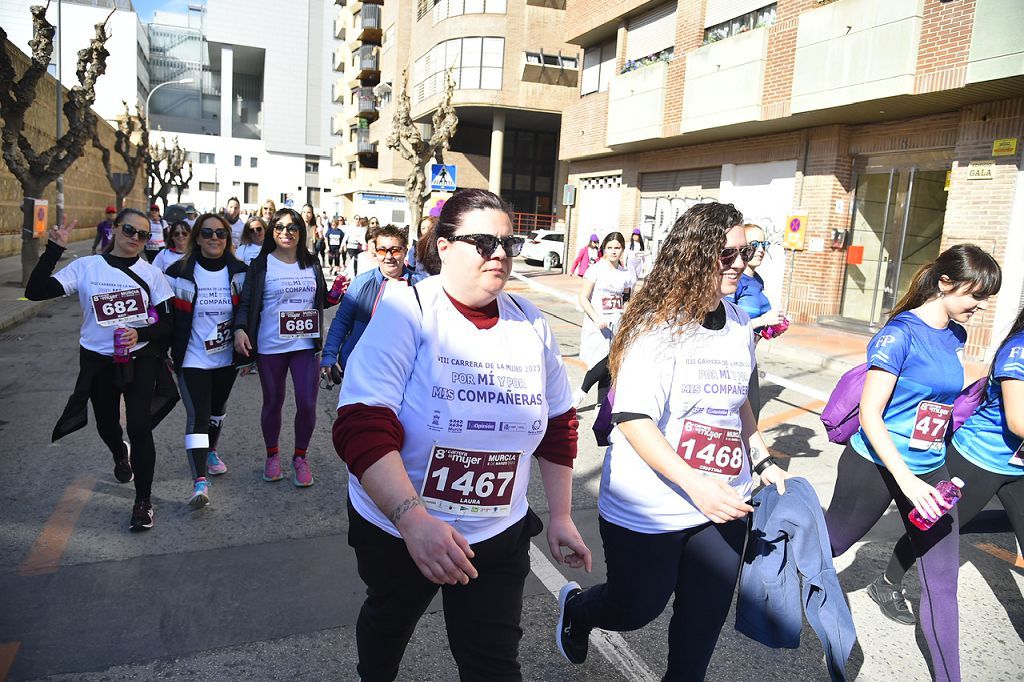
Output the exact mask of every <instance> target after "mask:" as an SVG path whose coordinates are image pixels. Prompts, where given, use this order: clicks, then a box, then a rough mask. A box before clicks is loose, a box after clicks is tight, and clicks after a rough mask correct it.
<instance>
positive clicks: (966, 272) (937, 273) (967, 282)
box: [889, 244, 1003, 320]
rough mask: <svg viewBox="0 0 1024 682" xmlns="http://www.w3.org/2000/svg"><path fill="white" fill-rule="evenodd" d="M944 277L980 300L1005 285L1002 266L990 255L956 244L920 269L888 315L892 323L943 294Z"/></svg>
mask: <svg viewBox="0 0 1024 682" xmlns="http://www.w3.org/2000/svg"><path fill="white" fill-rule="evenodd" d="M943 277H946V278H948V279H949V281H950V282H952V283H953V288H954V289H959V288H961V287H967V288H968V290H969V293H971V294H973V295H974V296H976V297H978V298H988V297H989V296H994V295H996V294H997V293H998V292H999V287H1000V286H1001V285H1002V282H1003V275H1002V271H1001V270H1000V268H999V263H997V262H996V259H995V258H993V257H992V256H991V255H990V254H989V253H988V252H987V251H985V250H984V249H982V248H981V247H980V246H976V245H974V244H957V245H956V246H951V247H950V248H948V249H946V250H945V251H943V252H942V253H940V254H939V257H938V258H936V259H935V260H933V261H932V262H931V263H927V264H925V265H922V266H921V269H920V270H918V271H917V274H915V275H914V279H913V281H911V283H910V289H909V290H908V291H907V293H906V294H905V295H904V296H903V298H902V299H900V302H899V303H897V304H896V307H894V308H893V309H892V311H891V312H890V313H889V319H890V320H891V319H892V318H894V317H896V316H897V315H899V314H900V313H905V312H907V311H908V310H913V309H914V308H917V307H919V306H922V305H924V304H925V303H927V302H928V301H930V300H931V299H933V298H935V297H936V296H938V295H939V294H940V293H942V288H941V287H940V286H939V282H940V281H941V280H942V278H943Z"/></svg>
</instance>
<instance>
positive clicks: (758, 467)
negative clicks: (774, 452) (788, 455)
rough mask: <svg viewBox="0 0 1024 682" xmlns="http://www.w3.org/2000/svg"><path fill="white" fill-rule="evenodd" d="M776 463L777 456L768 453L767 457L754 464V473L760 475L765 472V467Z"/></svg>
mask: <svg viewBox="0 0 1024 682" xmlns="http://www.w3.org/2000/svg"><path fill="white" fill-rule="evenodd" d="M774 464H776V462H775V458H774V457H772V456H771V455H768V456H767V457H765V458H764V459H762V460H761V461H760V462H758V463H757V464H755V465H754V473H755V474H757V475H758V476H760V475H761V472H763V471H764V470H765V469H767V468H768V467H770V466H772V465H774Z"/></svg>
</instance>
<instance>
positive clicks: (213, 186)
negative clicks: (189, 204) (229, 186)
mask: <svg viewBox="0 0 1024 682" xmlns="http://www.w3.org/2000/svg"><path fill="white" fill-rule="evenodd" d="M218 189H220V183H217V182H200V183H199V191H200V192H216V191H217V190H218Z"/></svg>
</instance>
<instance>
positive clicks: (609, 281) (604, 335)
mask: <svg viewBox="0 0 1024 682" xmlns="http://www.w3.org/2000/svg"><path fill="white" fill-rule="evenodd" d="M584 279H587V280H589V281H591V282H593V283H594V291H593V293H591V294H590V305H592V306H594V310H595V311H596V312H597V314H598V315H600V316H601V317H602V319H604V321H605V322H607V323H608V325H609V327H610V329H598V327H597V325H596V324H594V321H593V320H591V319H590V316H589V315H584V316H583V326H582V328H581V329H580V354H579V357H580V360H582V361H583V362H585V363H586V365H587V367H588V368H590V367H593V366H594V365H596V364H597V363H599V362H600V361H601V360H603V359H605V358H606V357H608V352H609V351H610V350H611V341H612V331H613V330H614V329H615V327H616V325H618V323H619V319H620V318H621V317H622V311H623V306H624V305H625V301H624V299H625V292H626V291H627V290H631V289H632V288H633V287H634V286H635V285H636V275H635V273H634V272H633V270H631V269H628V268H624V267H622V266H619V267H612V265H611V264H610V263H609V262H608V261H607V260H605V259H604V258H602V259H601V260H599V261H598V262H596V263H594V264H593V265H591V266H590V267H589V268H587V273H586V274H585V275H584Z"/></svg>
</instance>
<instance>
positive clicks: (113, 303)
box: [92, 288, 149, 327]
mask: <svg viewBox="0 0 1024 682" xmlns="http://www.w3.org/2000/svg"><path fill="white" fill-rule="evenodd" d="M92 309H93V311H94V312H95V313H96V323H97V324H98V325H100V326H101V327H123V326H125V325H126V324H128V323H129V322H141V321H143V320H146V319H148V318H149V313H148V312H146V305H145V303H144V302H143V300H142V290H141V289H139V288H135V289H125V290H123V291H113V292H111V293H109V294H93V297H92Z"/></svg>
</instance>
